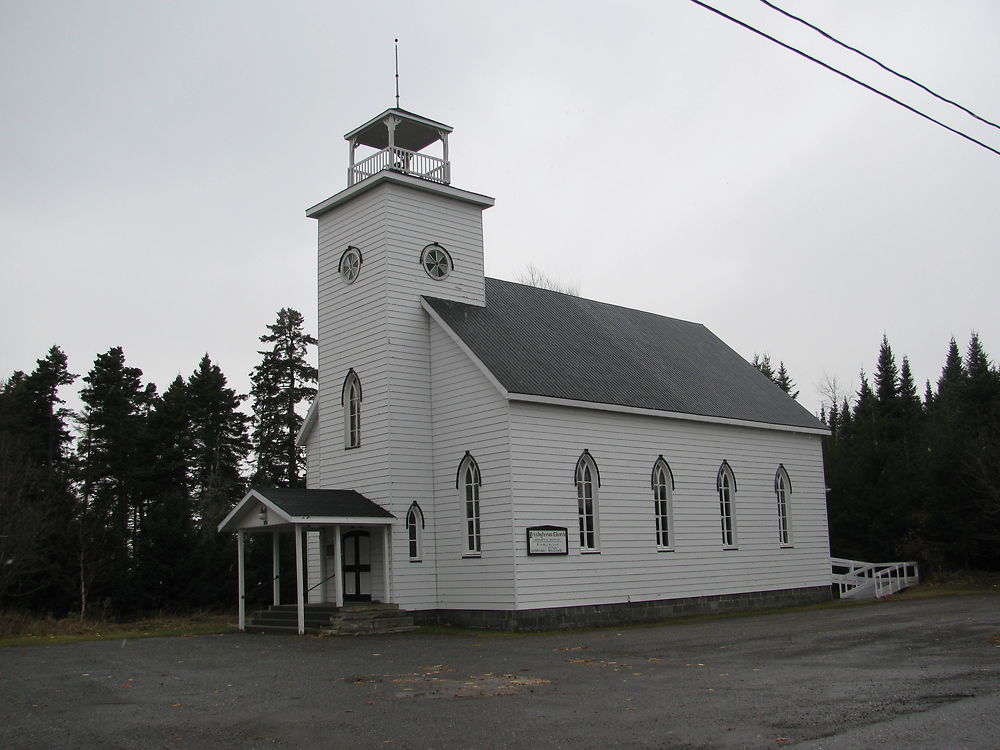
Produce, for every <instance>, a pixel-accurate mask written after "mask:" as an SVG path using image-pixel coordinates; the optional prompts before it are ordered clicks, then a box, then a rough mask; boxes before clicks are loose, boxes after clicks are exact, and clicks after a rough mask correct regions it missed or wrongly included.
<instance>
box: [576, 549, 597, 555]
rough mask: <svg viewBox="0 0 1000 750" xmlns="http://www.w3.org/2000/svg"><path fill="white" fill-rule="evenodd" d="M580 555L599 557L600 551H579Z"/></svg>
mask: <svg viewBox="0 0 1000 750" xmlns="http://www.w3.org/2000/svg"><path fill="white" fill-rule="evenodd" d="M580 554H581V555H599V554H601V551H600V550H599V549H582V550H580Z"/></svg>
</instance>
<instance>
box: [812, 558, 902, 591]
mask: <svg viewBox="0 0 1000 750" xmlns="http://www.w3.org/2000/svg"><path fill="white" fill-rule="evenodd" d="M830 563H831V566H832V576H833V577H832V581H833V584H834V585H835V586H837V587H838V589H839V591H840V598H841V599H880V598H882V597H883V596H889V595H890V594H895V593H896V592H897V591H902V590H903V589H905V588H907V587H908V586H915V585H916V584H918V583H920V570H919V568H918V567H917V563H916V562H914V561H912V560H911V561H909V562H891V563H870V562H862V561H860V560H847V559H844V558H843V557H831V558H830Z"/></svg>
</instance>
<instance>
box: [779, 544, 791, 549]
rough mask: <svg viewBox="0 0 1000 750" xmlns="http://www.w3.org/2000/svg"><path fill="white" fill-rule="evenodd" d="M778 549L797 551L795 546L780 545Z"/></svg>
mask: <svg viewBox="0 0 1000 750" xmlns="http://www.w3.org/2000/svg"><path fill="white" fill-rule="evenodd" d="M778 547H779V548H780V549H795V545H794V544H779V545H778Z"/></svg>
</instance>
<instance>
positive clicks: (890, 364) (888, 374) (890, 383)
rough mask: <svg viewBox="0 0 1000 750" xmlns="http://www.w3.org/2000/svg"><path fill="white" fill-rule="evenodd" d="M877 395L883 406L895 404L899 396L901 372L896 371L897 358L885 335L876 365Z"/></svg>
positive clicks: (883, 335)
mask: <svg viewBox="0 0 1000 750" xmlns="http://www.w3.org/2000/svg"><path fill="white" fill-rule="evenodd" d="M875 395H876V396H877V397H878V402H879V404H881V405H883V406H888V405H890V404H893V403H895V401H896V398H897V397H898V396H899V370H897V369H896V358H895V356H893V353H892V347H891V346H889V338H888V337H887V336H886V335H885V334H882V345H881V347H880V348H879V353H878V363H877V364H876V365H875Z"/></svg>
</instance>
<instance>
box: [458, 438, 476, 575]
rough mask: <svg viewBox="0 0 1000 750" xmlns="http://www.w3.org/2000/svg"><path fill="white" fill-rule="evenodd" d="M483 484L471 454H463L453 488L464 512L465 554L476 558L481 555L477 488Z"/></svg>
mask: <svg viewBox="0 0 1000 750" xmlns="http://www.w3.org/2000/svg"><path fill="white" fill-rule="evenodd" d="M482 484H483V478H482V475H481V474H480V473H479V464H477V463H476V459H474V458H473V457H472V454H471V453H469V452H468V451H466V452H465V458H463V459H462V463H460V464H459V465H458V477H457V478H456V480H455V486H456V487H457V488H458V491H459V494H460V495H461V502H462V507H463V509H464V511H465V535H464V536H465V554H466V555H467V556H478V555H479V554H481V553H482V540H481V536H480V529H479V488H480V487H481V486H482Z"/></svg>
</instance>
